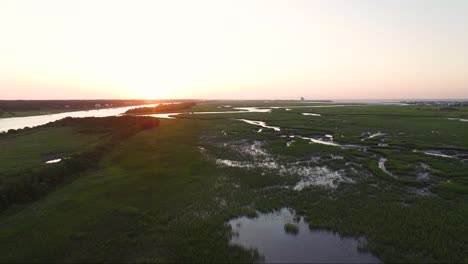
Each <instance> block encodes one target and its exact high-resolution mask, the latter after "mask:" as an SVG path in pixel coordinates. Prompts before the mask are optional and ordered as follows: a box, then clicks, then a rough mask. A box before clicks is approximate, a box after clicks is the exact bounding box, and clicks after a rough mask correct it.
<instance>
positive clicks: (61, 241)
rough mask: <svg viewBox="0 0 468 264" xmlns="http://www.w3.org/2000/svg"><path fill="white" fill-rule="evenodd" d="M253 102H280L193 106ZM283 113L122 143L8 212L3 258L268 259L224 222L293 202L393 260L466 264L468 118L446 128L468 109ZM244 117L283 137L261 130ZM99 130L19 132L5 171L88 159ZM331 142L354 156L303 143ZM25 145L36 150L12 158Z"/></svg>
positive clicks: (206, 119)
mask: <svg viewBox="0 0 468 264" xmlns="http://www.w3.org/2000/svg"><path fill="white" fill-rule="evenodd" d="M226 105H230V107H225V106H226ZM242 106H244V107H245V106H259V107H268V106H272V103H271V102H241V103H236V102H232V101H230V102H213V103H205V104H199V105H197V106H196V107H195V108H194V109H193V110H194V111H230V110H232V107H242ZM274 106H287V107H290V108H289V109H291V110H286V109H284V108H283V109H281V108H280V109H273V110H272V111H271V113H236V114H205V115H196V114H195V115H193V114H186V115H180V116H178V117H177V119H162V120H161V122H160V125H159V126H158V127H157V128H152V129H146V130H143V131H139V132H137V133H134V134H132V135H130V136H129V137H127V138H125V139H124V140H120V141H119V142H118V143H117V142H116V143H115V144H113V146H112V148H109V151H108V152H106V154H105V155H102V156H100V158H99V159H98V160H96V166H95V167H93V168H92V169H89V170H85V171H81V172H80V173H79V175H77V177H75V178H74V179H73V180H71V181H68V182H66V183H65V184H62V185H61V186H60V187H59V188H56V189H54V190H53V191H51V192H50V193H49V194H48V195H47V196H44V197H42V198H41V199H39V200H37V201H34V202H30V203H27V204H21V205H16V206H14V207H12V208H10V209H8V210H6V211H4V212H3V213H2V215H0V241H2V243H0V253H1V254H0V262H11V261H14V262H31V261H35V262H51V261H53V262H64V261H66V262H99V261H106V262H185V261H195V262H206V261H208V262H233V261H242V262H252V261H254V260H256V259H257V257H258V255H259V252H256V251H255V250H248V249H243V248H240V247H238V246H234V245H231V244H229V240H230V236H231V232H230V228H229V226H227V225H226V222H227V221H228V220H229V219H232V218H233V217H235V216H241V215H247V216H254V215H255V214H256V211H261V212H267V211H272V210H276V209H280V208H283V207H289V208H292V209H295V210H296V211H297V212H298V213H299V214H300V215H301V216H304V217H305V218H306V220H307V221H308V223H310V225H311V228H323V229H329V230H333V231H336V232H339V233H340V234H341V235H346V236H361V235H362V236H365V237H366V238H367V241H368V242H367V244H366V245H365V248H366V249H367V250H370V251H371V252H372V253H374V254H376V255H377V256H379V257H380V258H381V259H382V260H383V261H385V262H467V261H468V248H467V247H466V245H468V229H467V226H468V221H467V220H466V219H468V196H467V195H468V192H467V189H468V174H467V173H466V171H467V169H468V164H467V161H466V160H465V159H466V158H465V156H463V155H464V154H466V153H467V152H468V141H467V140H468V139H467V138H466V137H465V135H468V123H466V122H460V121H454V120H448V119H447V117H458V118H466V117H467V116H468V111H467V109H466V108H457V110H453V109H451V110H444V109H439V108H437V107H418V106H346V107H329V108H328V107H321V108H316V107H311V108H304V107H303V106H304V104H299V103H292V102H282V103H281V104H275V105H274ZM297 106H301V107H297ZM302 113H317V114H320V115H321V116H304V115H302ZM242 118H245V119H251V120H259V121H265V122H267V124H268V125H271V126H279V127H281V131H279V132H278V131H274V130H272V129H266V128H263V130H262V131H261V132H259V129H260V127H258V126H253V125H251V124H247V123H244V122H241V121H238V120H237V119H242ZM94 132H96V131H94ZM94 132H93V133H88V134H80V133H76V131H75V130H73V129H70V128H67V127H61V128H54V129H52V128H49V127H44V128H38V129H34V130H31V131H23V132H21V133H18V134H16V135H14V137H13V136H10V135H8V136H7V137H6V138H1V139H0V140H1V141H0V142H2V144H5V145H7V144H10V146H13V147H11V148H10V149H5V151H4V153H2V156H0V161H1V162H2V164H5V166H2V167H1V168H2V170H3V171H6V170H8V169H13V168H14V167H15V166H18V164H20V163H15V161H12V159H10V160H9V157H16V158H15V160H16V161H17V160H21V159H27V160H28V163H27V164H28V166H32V167H34V166H43V164H42V162H43V160H44V158H43V156H44V153H72V152H79V151H82V148H83V146H91V147H92V146H93V144H96V140H97V141H99V139H100V138H101V137H102V134H101V133H94ZM378 132H380V133H381V134H379V135H377V136H374V137H370V136H371V135H373V134H376V133H378ZM325 134H329V135H333V138H334V142H335V143H337V144H340V145H341V146H344V147H340V146H334V145H322V144H317V143H311V142H310V141H309V140H307V139H303V138H301V137H311V138H314V139H323V138H325V137H324V135H325ZM292 136H294V137H292ZM44 138H46V139H47V138H48V139H51V138H56V139H59V140H57V142H62V143H61V144H58V143H57V144H56V145H54V144H53V143H50V142H51V140H49V141H47V140H45V139H44ZM40 139H44V140H40ZM38 141H43V142H49V143H50V144H46V143H35V142H38ZM41 144H42V145H41ZM14 146H18V147H21V148H22V150H24V152H27V153H24V154H15V155H14V156H11V155H12V153H13V152H14ZM347 146H351V147H347ZM2 150H4V149H3V148H2ZM427 151H431V153H441V154H445V155H447V156H450V157H440V156H434V155H428V154H425V153H424V152H427ZM382 158H384V159H386V162H385V163H384V165H385V167H386V171H384V170H382V169H381V168H380V167H379V161H381V159H382ZM15 164H16V165H15ZM52 166H54V165H52ZM5 167H8V169H5ZM285 228H286V227H285ZM260 253H261V252H260Z"/></svg>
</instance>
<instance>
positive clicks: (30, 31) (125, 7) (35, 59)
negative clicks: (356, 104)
mask: <svg viewBox="0 0 468 264" xmlns="http://www.w3.org/2000/svg"><path fill="white" fill-rule="evenodd" d="M467 14H468V1H464V0H450V1H443V0H438V1H436V0H381V1H378V0H353V1H352V0H310V1H292V0H290V1H286V0H285V1H278V0H264V1H256V0H245V1H244V0H235V1H234V0H233V1H224V0H197V1H188V0H187V1H177V0H171V1H169V0H162V1H158V0H148V1H138V0H132V1H130V0H128V1H119V0H93V1H91V0H79V1H67V0H40V1H38V0H31V1H22V0H0V99H74V98H220V99H221V98H230V99H256V98H263V99H297V98H298V97H300V96H304V97H306V98H308V99H371V98H372V99H402V98H403V99H404V98H468V30H467V25H468V15H467Z"/></svg>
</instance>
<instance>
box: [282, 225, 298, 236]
mask: <svg viewBox="0 0 468 264" xmlns="http://www.w3.org/2000/svg"><path fill="white" fill-rule="evenodd" d="M284 232H286V234H291V235H297V234H299V227H297V225H295V224H291V223H286V224H284Z"/></svg>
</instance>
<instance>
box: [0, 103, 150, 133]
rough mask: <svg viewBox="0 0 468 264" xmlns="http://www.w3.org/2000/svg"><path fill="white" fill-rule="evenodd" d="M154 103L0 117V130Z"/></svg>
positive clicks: (101, 115)
mask: <svg viewBox="0 0 468 264" xmlns="http://www.w3.org/2000/svg"><path fill="white" fill-rule="evenodd" d="M156 105H158V104H150V105H134V106H128V107H115V108H106V109H97V110H87V111H75V112H65V113H58V114H50V115H39V116H26V117H10V118H0V132H3V131H8V130H9V129H21V128H25V127H35V126H41V125H45V124H47V123H49V122H54V121H57V120H60V119H63V118H66V117H93V116H94V117H106V116H116V115H120V114H123V113H125V112H126V111H127V110H129V109H132V108H136V107H143V106H145V107H152V106H156Z"/></svg>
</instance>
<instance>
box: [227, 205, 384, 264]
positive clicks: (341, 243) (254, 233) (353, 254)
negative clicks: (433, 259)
mask: <svg viewBox="0 0 468 264" xmlns="http://www.w3.org/2000/svg"><path fill="white" fill-rule="evenodd" d="M288 223H289V226H291V225H290V224H293V225H294V226H293V228H292V230H291V229H288V228H287V227H286V226H285V224H288ZM229 225H230V226H231V228H232V233H233V235H232V238H231V241H230V243H231V244H235V245H240V246H242V247H245V248H255V249H257V250H258V252H259V253H260V255H261V256H262V259H261V261H264V262H266V263H381V261H380V260H379V259H378V258H377V257H375V256H374V255H372V254H371V253H369V252H365V251H363V250H360V248H362V245H363V244H364V243H365V242H366V240H365V239H364V238H350V237H346V238H345V237H341V236H340V235H338V234H336V233H333V232H330V231H325V230H310V228H309V225H308V224H307V223H306V222H305V221H304V219H303V218H302V217H300V218H299V217H297V218H296V217H295V215H294V212H292V211H291V210H290V209H287V208H283V209H281V210H280V211H277V212H274V213H266V214H258V215H257V217H256V218H248V217H239V218H235V219H232V220H230V221H229ZM286 229H288V232H286Z"/></svg>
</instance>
